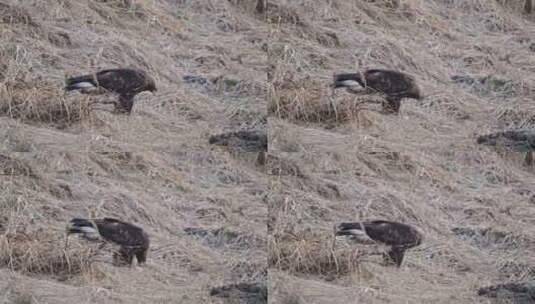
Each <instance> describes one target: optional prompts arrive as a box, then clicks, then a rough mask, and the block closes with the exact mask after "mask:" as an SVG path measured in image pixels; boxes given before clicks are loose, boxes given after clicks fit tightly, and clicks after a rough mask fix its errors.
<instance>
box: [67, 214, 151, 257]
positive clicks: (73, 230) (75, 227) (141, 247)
mask: <svg viewBox="0 0 535 304" xmlns="http://www.w3.org/2000/svg"><path fill="white" fill-rule="evenodd" d="M70 234H81V235H82V236H83V237H84V238H86V239H88V240H91V241H97V240H104V241H106V242H110V243H113V244H115V245H119V250H118V251H117V252H115V253H114V254H113V261H114V263H115V264H118V265H132V263H133V260H134V256H135V257H136V259H137V263H138V264H139V265H141V264H144V263H145V262H146V261H147V252H148V249H149V237H148V235H147V234H146V233H145V232H144V231H143V229H141V228H140V227H137V226H135V225H132V224H130V223H126V222H123V221H120V220H117V219H114V218H102V219H84V218H73V219H72V220H71V221H70V222H69V224H68V225H67V237H68V236H69V235H70Z"/></svg>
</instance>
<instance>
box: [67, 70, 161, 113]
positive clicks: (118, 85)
mask: <svg viewBox="0 0 535 304" xmlns="http://www.w3.org/2000/svg"><path fill="white" fill-rule="evenodd" d="M99 89H100V90H99ZM65 90H66V91H74V90H80V91H81V92H82V93H89V92H95V90H96V91H97V92H99V93H100V92H102V91H104V92H112V93H116V94H119V104H117V103H115V106H116V109H117V110H119V111H120V112H124V113H128V114H130V112H132V107H133V105H134V97H135V96H136V95H137V94H138V93H141V92H144V91H150V92H152V93H154V92H156V83H155V82H154V79H153V78H152V77H150V76H149V75H148V74H147V73H146V72H145V71H142V70H137V69H108V70H102V71H99V72H97V73H95V74H88V75H82V76H76V77H71V78H68V79H67V86H66V87H65Z"/></svg>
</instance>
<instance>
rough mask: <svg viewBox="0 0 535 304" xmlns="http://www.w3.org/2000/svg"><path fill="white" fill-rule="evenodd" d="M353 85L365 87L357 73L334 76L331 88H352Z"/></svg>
mask: <svg viewBox="0 0 535 304" xmlns="http://www.w3.org/2000/svg"><path fill="white" fill-rule="evenodd" d="M355 85H360V86H362V87H364V86H365V84H364V82H363V81H362V78H361V77H360V74H359V73H346V74H334V82H333V87H334V88H335V89H336V88H342V87H352V86H355Z"/></svg>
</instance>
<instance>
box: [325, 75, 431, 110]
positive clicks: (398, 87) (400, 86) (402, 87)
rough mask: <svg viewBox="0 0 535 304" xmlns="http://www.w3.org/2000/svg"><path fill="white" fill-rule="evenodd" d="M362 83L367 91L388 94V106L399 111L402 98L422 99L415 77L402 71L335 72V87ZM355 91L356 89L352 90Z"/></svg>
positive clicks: (346, 86)
mask: <svg viewBox="0 0 535 304" xmlns="http://www.w3.org/2000/svg"><path fill="white" fill-rule="evenodd" d="M355 85H360V86H361V87H363V88H365V89H366V92H377V93H381V94H385V95H386V100H387V102H388V105H387V106H388V108H389V109H390V110H392V111H393V112H395V113H397V112H399V109H400V107H401V99H403V98H414V99H422V94H421V92H420V88H419V87H418V85H417V84H416V80H415V79H414V77H412V76H410V75H407V74H405V73H402V72H398V71H392V70H380V69H373V70H367V71H365V72H364V73H349V74H335V75H334V83H333V87H334V88H335V89H337V88H342V87H345V88H348V89H349V90H350V91H351V88H352V87H354V86H355ZM352 92H354V91H352Z"/></svg>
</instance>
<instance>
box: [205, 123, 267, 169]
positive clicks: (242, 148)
mask: <svg viewBox="0 0 535 304" xmlns="http://www.w3.org/2000/svg"><path fill="white" fill-rule="evenodd" d="M208 142H209V143H210V144H212V145H218V146H226V147H229V148H230V149H231V150H233V151H236V152H258V157H257V159H256V163H257V164H258V165H260V166H263V165H265V162H266V156H265V153H266V152H267V150H268V139H267V132H266V130H251V131H244V130H242V131H236V132H228V133H221V134H216V135H212V136H210V138H209V139H208Z"/></svg>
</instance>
